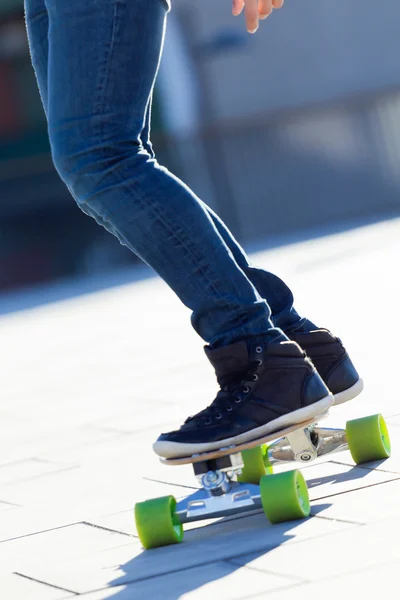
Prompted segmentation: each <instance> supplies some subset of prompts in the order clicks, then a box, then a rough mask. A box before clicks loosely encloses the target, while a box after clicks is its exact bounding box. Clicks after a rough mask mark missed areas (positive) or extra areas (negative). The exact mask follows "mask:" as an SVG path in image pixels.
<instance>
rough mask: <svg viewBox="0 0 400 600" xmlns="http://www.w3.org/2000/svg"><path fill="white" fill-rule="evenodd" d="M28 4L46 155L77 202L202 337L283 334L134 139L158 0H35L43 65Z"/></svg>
mask: <svg viewBox="0 0 400 600" xmlns="http://www.w3.org/2000/svg"><path fill="white" fill-rule="evenodd" d="M38 2H39V0H26V5H27V17H28V30H29V31H30V40H31V47H32V49H33V51H32V58H33V60H34V62H35V68H36V73H37V75H38V82H39V85H40V86H41V88H42V97H43V99H44V103H45V108H46V109H47V110H46V112H47V116H48V121H49V133H50V141H51V146H52V154H53V159H54V162H55V165H56V167H57V169H58V171H59V173H60V175H61V177H62V178H63V180H64V181H65V183H66V184H67V186H68V188H69V190H70V191H71V193H72V194H73V196H74V198H75V199H76V201H77V203H78V204H79V206H80V207H81V208H82V210H83V211H84V212H86V213H87V214H89V215H91V216H93V217H94V218H95V219H96V220H97V221H98V223H100V224H101V225H103V226H104V227H106V228H107V229H108V230H109V231H111V232H112V233H113V234H114V235H116V236H117V237H118V239H119V240H120V241H121V243H123V244H125V245H126V246H128V247H129V248H130V249H131V250H133V251H134V252H135V253H136V254H137V255H138V256H140V257H141V258H142V259H143V260H144V261H145V262H147V263H148V264H149V265H151V266H152V267H153V268H154V269H155V270H156V271H157V272H158V273H159V274H160V275H161V277H162V278H163V279H164V280H165V281H166V282H167V283H168V284H169V285H170V286H171V288H172V289H173V290H174V291H175V292H176V293H177V295H178V296H179V297H180V298H181V300H182V301H183V302H184V303H185V304H186V305H187V306H188V307H189V308H191V309H192V311H193V316H192V322H193V325H194V327H195V329H196V330H197V331H198V333H199V334H200V335H201V336H202V337H203V339H205V340H206V341H207V342H209V343H210V344H212V345H214V346H219V345H223V344H227V343H230V342H231V341H233V340H235V339H240V338H246V337H251V336H255V335H260V334H262V335H264V334H265V335H266V336H267V339H269V340H271V341H273V340H276V339H285V338H284V336H283V335H282V333H281V332H280V331H279V330H277V329H274V328H273V326H272V323H271V321H270V318H269V317H270V310H269V307H268V305H267V303H266V302H265V300H263V299H262V298H261V297H260V295H259V294H258V293H257V290H256V289H255V288H254V286H253V285H252V283H251V282H250V281H249V279H248V278H247V277H246V276H245V274H244V273H243V271H242V270H241V269H240V268H239V267H238V265H237V263H236V262H235V260H234V258H233V256H232V254H231V252H230V251H229V249H228V247H227V246H226V244H225V242H224V240H223V239H222V237H221V236H220V234H219V233H218V231H217V229H216V228H215V226H214V223H213V221H212V219H211V218H210V216H209V214H208V212H207V210H205V208H204V205H203V204H202V203H201V202H200V201H199V199H198V198H197V197H196V196H195V195H194V194H193V193H192V192H191V191H190V190H189V189H188V188H187V187H186V186H185V185H184V184H183V183H182V182H180V181H179V180H178V179H177V178H175V177H174V176H173V175H171V174H170V173H169V172H168V171H167V170H166V169H164V168H162V167H160V166H159V165H158V164H157V162H156V161H155V160H154V159H153V158H152V156H151V155H149V153H148V152H147V151H146V149H145V148H144V147H143V145H142V143H141V139H140V135H141V132H142V130H143V126H144V122H145V115H146V108H147V107H148V105H149V102H150V96H151V93H152V89H153V85H154V80H155V77H156V74H157V69H158V64H159V58H160V53H161V48H162V42H163V35H164V28H165V15H166V4H165V2H164V0H135V1H132V0H126V1H125V0H118V2H117V1H115V0H114V1H113V0H102V1H99V0H87V1H86V2H84V3H82V2H80V1H79V0H70V1H69V2H59V1H57V0H45V4H46V8H47V12H48V18H49V28H48V35H49V39H48V47H49V49H48V69H47V71H46V70H45V64H44V62H45V61H44V60H43V58H42V56H43V54H42V53H41V52H42V51H43V50H44V49H45V46H46V43H45V41H44V40H43V35H44V20H43V22H42V25H43V26H42V27H41V29H40V31H39V29H38V28H36V25H37V21H35V19H34V17H33V15H34V9H35V7H36V9H37V7H38ZM38 37H40V39H38ZM39 54H40V57H39ZM46 74H47V77H48V79H47V88H46ZM46 98H47V100H46Z"/></svg>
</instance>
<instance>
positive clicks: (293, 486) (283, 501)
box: [260, 470, 310, 523]
mask: <svg viewBox="0 0 400 600" xmlns="http://www.w3.org/2000/svg"><path fill="white" fill-rule="evenodd" d="M260 494H261V502H262V506H263V509H264V512H265V514H266V516H267V518H268V519H269V521H270V522H271V523H281V522H282V521H292V520H294V519H304V517H308V516H309V515H310V500H309V496H308V489H307V484H306V482H305V479H304V477H303V474H302V473H301V471H298V470H295V471H286V473H278V474H276V475H267V476H266V477H262V479H261V480H260Z"/></svg>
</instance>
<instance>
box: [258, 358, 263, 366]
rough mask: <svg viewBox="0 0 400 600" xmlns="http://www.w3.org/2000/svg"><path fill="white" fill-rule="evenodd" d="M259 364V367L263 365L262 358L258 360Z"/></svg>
mask: <svg viewBox="0 0 400 600" xmlns="http://www.w3.org/2000/svg"><path fill="white" fill-rule="evenodd" d="M257 364H258V366H259V367H261V365H262V364H263V361H262V360H261V358H257Z"/></svg>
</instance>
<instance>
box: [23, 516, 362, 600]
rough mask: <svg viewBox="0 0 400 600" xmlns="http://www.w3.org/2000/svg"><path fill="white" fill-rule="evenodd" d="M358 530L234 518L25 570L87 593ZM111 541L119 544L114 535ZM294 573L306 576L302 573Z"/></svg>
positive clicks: (325, 522)
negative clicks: (157, 541) (181, 535)
mask: <svg viewBox="0 0 400 600" xmlns="http://www.w3.org/2000/svg"><path fill="white" fill-rule="evenodd" d="M357 528H358V526H357V525H354V524H352V523H341V522H336V521H331V520H329V519H319V518H318V517H313V518H311V519H308V520H305V521H293V522H291V523H281V524H279V525H274V526H271V525H270V524H269V523H268V521H267V520H266V518H265V516H264V515H263V514H258V515H255V516H252V517H245V518H241V519H236V520H235V521H231V520H229V521H226V522H224V521H220V522H218V523H216V524H215V525H212V526H211V527H202V526H201V525H200V526H199V527H197V528H195V529H191V530H190V531H187V532H186V534H185V541H184V543H182V544H179V545H176V546H174V547H164V548H157V549H156V550H152V551H149V552H143V551H142V548H141V545H140V543H139V542H138V541H135V540H134V539H133V540H132V542H131V541H130V543H128V544H126V543H125V544H124V545H120V546H118V547H115V548H111V549H109V550H104V551H103V552H101V554H97V556H89V555H86V556H85V557H84V558H83V559H82V557H78V558H76V559H74V558H68V560H65V561H63V562H61V560H60V561H59V562H58V561H57V560H56V561H54V562H53V563H52V564H51V565H46V564H43V562H41V563H40V564H35V565H32V564H31V565H27V566H26V568H25V570H24V571H23V572H24V574H26V575H28V576H29V577H34V578H37V579H41V580H44V581H47V582H49V583H51V584H52V585H57V586H59V587H63V588H64V587H69V588H70V589H73V590H75V591H78V592H79V593H84V592H89V591H92V590H97V589H101V588H105V587H107V586H108V585H109V584H110V582H113V585H114V584H124V583H130V582H133V581H139V580H142V579H148V578H151V577H156V576H159V575H165V574H167V573H171V572H175V571H184V570H186V569H189V568H192V567H195V566H205V565H213V564H214V563H215V562H218V561H221V560H225V559H229V558H232V557H237V556H238V555H242V554H243V553H246V550H247V549H248V550H254V549H257V550H258V551H259V552H260V553H261V554H262V555H264V554H268V553H269V552H270V551H271V550H272V549H274V548H276V547H279V546H281V545H286V544H293V545H297V543H300V542H302V541H304V540H307V539H313V538H314V536H317V538H318V539H320V538H319V536H329V535H330V534H332V533H333V532H338V531H345V530H349V529H350V530H355V529H357ZM99 531H101V530H99ZM44 535H46V534H44ZM90 539H92V538H90ZM106 539H107V538H106V536H104V540H106ZM127 539H128V538H127ZM110 540H111V541H112V542H113V543H114V538H110ZM107 543H108V542H107ZM81 554H82V553H81ZM99 559H100V560H99ZM289 575H290V576H291V575H292V574H289ZM294 576H295V577H297V578H298V577H300V578H302V576H301V575H300V576H299V575H297V574H294Z"/></svg>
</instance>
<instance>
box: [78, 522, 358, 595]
mask: <svg viewBox="0 0 400 600" xmlns="http://www.w3.org/2000/svg"><path fill="white" fill-rule="evenodd" d="M355 526H356V527H363V525H360V524H358V523H355ZM341 533H343V531H332V532H330V533H328V534H325V536H330V535H338V534H341ZM318 537H321V535H315V536H311V537H307V538H305V539H300V540H297V541H292V542H291V544H300V543H303V542H308V541H310V540H313V539H316V538H318ZM187 543H190V542H187ZM280 546H281V544H278V545H277V546H267V547H263V548H258V549H256V550H250V552H248V551H246V552H242V553H240V554H235V555H233V556H229V557H226V558H220V559H218V560H217V561H215V560H214V559H212V560H208V561H204V562H199V563H196V564H193V565H189V566H187V567H181V568H179V569H178V568H177V569H170V570H168V571H162V572H160V573H154V575H148V576H146V577H140V578H135V579H126V580H125V581H124V582H123V583H122V584H118V585H116V586H113V585H111V586H107V587H102V588H96V589H95V590H90V591H89V590H88V591H85V592H78V594H79V595H83V594H93V593H95V592H96V593H97V592H102V591H104V590H109V589H114V588H118V587H121V586H122V585H130V584H133V583H142V582H143V581H151V580H152V579H156V578H158V577H164V576H166V575H174V574H176V573H180V572H183V571H191V570H192V569H197V568H199V567H207V566H208V565H213V564H215V563H216V562H218V563H229V561H233V560H235V559H236V558H240V557H242V556H247V555H248V554H253V553H255V552H265V553H268V552H271V551H272V550H275V549H276V548H279V547H280ZM142 554H143V552H142ZM140 556H141V555H140ZM236 566H237V565H236ZM240 566H244V565H240ZM274 575H279V573H274ZM281 576H283V575H281ZM291 587H293V586H291Z"/></svg>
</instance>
